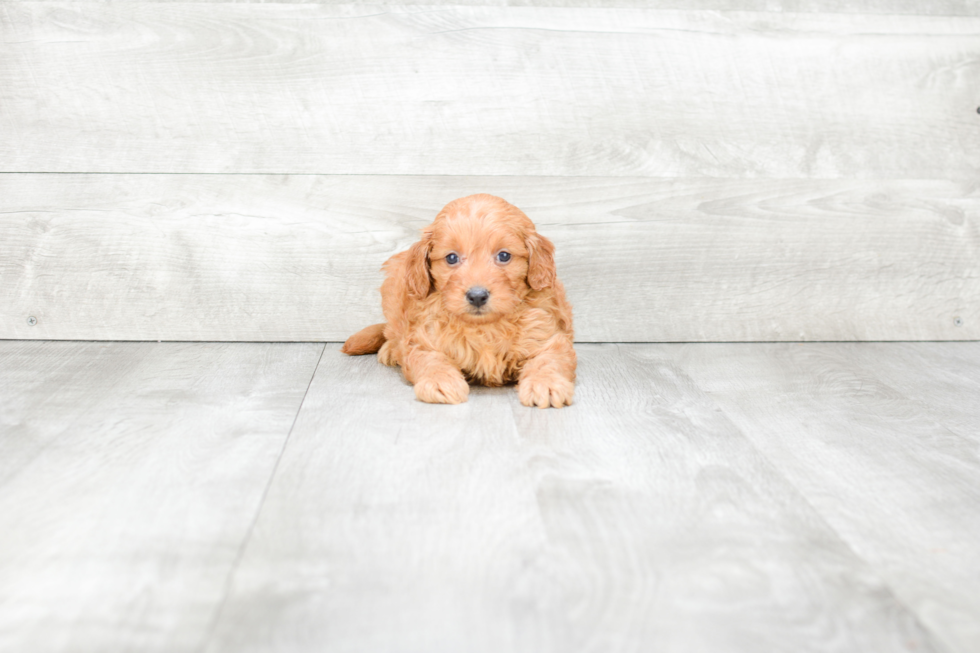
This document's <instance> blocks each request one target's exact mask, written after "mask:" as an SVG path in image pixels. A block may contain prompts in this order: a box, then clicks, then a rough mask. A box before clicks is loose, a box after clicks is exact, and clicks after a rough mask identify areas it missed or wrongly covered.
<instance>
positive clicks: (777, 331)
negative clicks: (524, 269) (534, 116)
mask: <svg viewBox="0 0 980 653" xmlns="http://www.w3.org/2000/svg"><path fill="white" fill-rule="evenodd" d="M474 192H491V193H495V194H498V195H501V196H503V197H505V198H507V199H509V200H510V201H512V202H514V203H515V204H517V205H518V206H520V207H522V208H523V209H524V210H525V211H526V212H527V213H528V215H529V216H530V217H531V218H532V219H533V220H535V222H536V223H537V224H538V228H539V230H540V231H541V232H542V233H544V234H545V235H546V236H548V237H549V238H551V239H552V240H554V242H555V243H556V245H557V259H558V268H559V274H560V276H561V278H562V279H563V281H564V283H565V286H566V288H567V289H568V293H569V297H570V298H571V301H572V303H573V305H574V307H575V321H576V337H577V339H578V340H580V341H692V340H693V341H712V340H723V341H758V340H920V339H926V340H944V339H947V340H957V339H964V340H965V339H977V338H980V306H978V304H977V302H976V301H975V298H976V297H978V296H980V187H978V186H977V185H976V184H975V183H972V182H971V183H954V182H946V181H928V180H927V181H872V180H864V181H861V180H851V181H838V180H821V181H814V180H809V181H804V180H781V181H775V180H707V179H691V180H681V179H677V180H657V179H636V178H631V179H623V178H575V179H567V178H521V177H518V178H511V177H385V176H372V177H358V176H350V177H346V176H343V177H333V176H326V177H323V176H295V175H293V176H243V175H226V176H225V175H43V174H42V175H0V338H49V339H119V340H161V339H162V340H253V341H268V340H279V341H283V340H298V341H303V340H309V341H338V340H344V339H345V338H346V337H347V336H349V335H350V334H352V333H354V332H355V331H357V330H358V329H360V328H361V327H363V326H365V325H367V324H371V323H374V322H378V321H381V319H382V316H381V312H380V296H379V294H378V292H377V288H378V287H379V286H380V284H381V279H382V277H381V274H380V272H379V268H380V266H381V264H382V262H383V261H384V260H385V259H386V258H387V257H388V256H390V255H391V254H393V253H395V252H397V251H401V250H403V249H405V248H407V247H408V246H409V245H410V244H411V243H412V242H414V241H415V240H416V239H417V237H418V230H419V229H420V228H421V227H422V226H424V225H426V224H428V223H429V222H430V221H431V219H432V218H433V217H434V216H435V214H436V212H437V211H438V210H439V208H441V207H442V206H443V205H444V204H445V203H446V202H448V201H449V200H451V199H453V198H456V197H460V196H463V195H468V194H470V193H474ZM30 316H33V317H35V318H36V319H37V320H38V322H37V324H36V325H35V326H30V325H29V324H28V317H30ZM957 325H959V326H957Z"/></svg>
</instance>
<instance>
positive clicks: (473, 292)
mask: <svg viewBox="0 0 980 653" xmlns="http://www.w3.org/2000/svg"><path fill="white" fill-rule="evenodd" d="M488 299H490V291H489V290H487V289H486V288H481V287H480V286H477V287H475V288H470V289H469V290H467V291H466V301H468V302H469V303H470V304H472V305H473V306H476V307H477V308H480V307H481V306H483V305H484V304H486V303H487V300H488Z"/></svg>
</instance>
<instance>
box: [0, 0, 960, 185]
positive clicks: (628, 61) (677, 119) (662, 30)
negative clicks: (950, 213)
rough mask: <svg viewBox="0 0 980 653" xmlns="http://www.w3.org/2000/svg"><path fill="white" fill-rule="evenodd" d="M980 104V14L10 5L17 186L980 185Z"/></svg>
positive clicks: (2, 106) (1, 89) (2, 164)
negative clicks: (22, 181)
mask: <svg viewBox="0 0 980 653" xmlns="http://www.w3.org/2000/svg"><path fill="white" fill-rule="evenodd" d="M948 6H952V7H959V6H961V7H964V8H966V9H971V8H972V7H973V5H970V4H962V5H955V4H954V5H948ZM978 87H980V19H978V18H976V17H972V16H902V15H882V14H874V13H868V14H837V13H785V12H738V11H722V12H717V11H698V10H691V11H677V10H661V9H644V8H619V9H611V8H588V7H492V6H471V7H465V6H422V7H408V6H406V7H402V6H382V7H369V6H359V5H323V4H214V3H176V4H170V3H111V4H101V3H100V4H93V3H81V4H75V3H35V2H27V3H17V2H5V3H3V4H0V171H6V172H167V173H176V172H231V173H242V172H272V173H330V174H351V173H357V174H445V175H616V176H636V175H643V176H665V177H700V176H712V177H736V178H756V177H777V178H855V177H860V178H882V179H892V178H913V179H919V178H948V179H976V178H977V176H978V174H980V149H978V148H977V147H975V144H976V143H977V142H978V141H980V115H978V114H977V111H976V109H977V106H978V104H980V97H978V95H977V88H978Z"/></svg>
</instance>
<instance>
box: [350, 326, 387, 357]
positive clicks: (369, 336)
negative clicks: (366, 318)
mask: <svg viewBox="0 0 980 653" xmlns="http://www.w3.org/2000/svg"><path fill="white" fill-rule="evenodd" d="M383 344H385V325H384V323H382V324H372V325H371V326H369V327H364V328H363V329H361V330H360V331H358V332H357V333H355V334H354V335H352V336H351V337H350V338H348V339H347V342H345V343H344V346H343V347H341V348H340V351H342V352H343V353H345V354H347V355H349V356H360V355H362V354H373V353H375V352H376V351H378V350H379V349H381V346H382V345H383Z"/></svg>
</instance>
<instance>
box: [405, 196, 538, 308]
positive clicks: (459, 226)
mask: <svg viewBox="0 0 980 653" xmlns="http://www.w3.org/2000/svg"><path fill="white" fill-rule="evenodd" d="M554 251H555V248H554V245H552V244H551V241H550V240H548V239H547V238H545V237H543V236H541V235H539V234H538V233H537V232H536V231H535V229H534V223H532V222H531V220H530V219H528V217H527V216H526V215H524V213H523V212H522V211H521V210H520V209H518V208H517V207H516V206H514V205H512V204H509V203H508V202H506V201H504V200H502V199H500V198H499V197H494V196H493V195H471V196H469V197H463V198H461V199H458V200H454V201H452V202H450V203H449V204H447V205H446V207H445V208H443V209H442V211H440V212H439V215H437V216H436V219H435V221H434V222H433V223H432V224H431V225H429V226H428V227H426V228H425V229H424V230H423V231H422V240H420V241H419V242H417V243H415V245H413V246H412V248H411V249H410V250H409V265H408V279H407V281H408V288H409V292H410V293H411V294H412V295H414V296H415V297H418V298H424V297H427V296H428V295H429V293H431V292H436V293H439V295H440V297H441V299H442V305H443V308H444V310H446V311H447V312H449V313H451V314H453V315H455V316H457V317H459V318H462V319H464V320H465V321H467V322H473V323H481V322H492V321H494V320H497V319H499V318H500V317H502V316H504V315H506V314H508V313H510V312H512V311H513V310H514V309H516V308H517V307H518V306H519V305H520V303H521V302H522V301H524V298H525V297H526V296H527V294H528V293H529V292H530V291H531V290H544V289H545V288H549V287H551V286H552V284H554V282H555V259H554Z"/></svg>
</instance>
